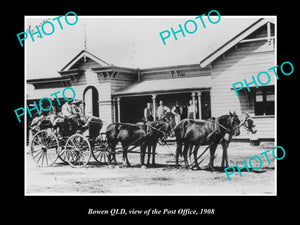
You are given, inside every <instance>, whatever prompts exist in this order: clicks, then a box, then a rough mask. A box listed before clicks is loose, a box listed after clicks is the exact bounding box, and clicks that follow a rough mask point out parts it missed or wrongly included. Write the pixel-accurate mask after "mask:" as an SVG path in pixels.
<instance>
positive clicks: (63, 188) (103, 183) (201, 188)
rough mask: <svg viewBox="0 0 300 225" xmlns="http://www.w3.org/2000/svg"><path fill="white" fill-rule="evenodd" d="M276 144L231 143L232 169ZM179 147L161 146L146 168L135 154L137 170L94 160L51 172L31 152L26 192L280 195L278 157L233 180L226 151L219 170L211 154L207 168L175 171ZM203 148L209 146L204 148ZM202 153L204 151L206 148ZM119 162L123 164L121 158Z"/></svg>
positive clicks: (131, 157) (218, 158)
mask: <svg viewBox="0 0 300 225" xmlns="http://www.w3.org/2000/svg"><path fill="white" fill-rule="evenodd" d="M273 147H274V145H273V143H266V144H264V145H261V146H258V147H257V146H250V145H249V143H231V144H230V148H229V153H228V154H229V165H231V166H234V165H235V164H236V163H238V165H240V167H242V166H244V165H243V160H246V161H247V162H248V160H249V158H250V157H252V156H254V155H257V156H259V154H260V153H262V152H263V151H266V150H267V149H271V150H272V149H273ZM174 149H175V145H172V146H170V147H169V148H166V147H161V146H160V147H159V149H158V151H157V153H158V155H157V156H156V163H157V166H155V167H150V168H146V169H142V168H140V166H139V155H138V154H130V155H129V160H130V162H131V165H132V167H130V168H123V167H121V166H107V165H99V164H97V163H96V162H95V161H93V160H92V159H91V161H90V163H89V164H88V165H87V166H86V167H84V168H72V167H70V166H69V165H68V164H64V163H61V162H60V161H59V160H57V162H56V164H54V165H53V166H51V167H47V168H40V167H36V166H35V165H34V163H33V161H32V159H31V156H30V154H26V164H25V165H26V168H25V170H26V177H25V178H26V184H25V193H26V194H29V195H35V194H37V195H82V194H84V195H94V194H96V195H115V194H119V195H148V194H152V195H177V194H178V195H241V194H249V195H274V194H275V193H276V191H275V190H276V188H275V184H276V180H275V177H276V174H275V173H276V170H275V163H276V162H275V161H276V160H275V159H274V158H273V156H272V154H270V157H269V158H270V161H271V164H268V162H267V160H266V158H265V157H263V156H261V159H262V161H263V165H262V168H260V169H259V170H256V171H252V172H250V173H248V172H247V171H246V170H243V172H242V176H240V175H239V173H238V172H236V173H235V174H233V175H231V176H230V178H231V181H229V180H228V179H227V177H226V174H225V173H224V170H222V169H221V168H220V165H221V157H222V151H221V150H222V148H221V146H219V147H218V149H217V156H216V159H215V166H216V168H215V170H214V171H212V170H210V169H207V168H205V165H207V163H208V158H209V155H208V152H207V153H206V154H205V155H204V157H205V160H204V161H203V162H202V163H201V165H200V167H201V168H202V169H201V170H195V171H192V170H186V169H175V168H174V163H171V162H169V163H166V161H170V160H171V161H172V160H174V156H173V155H172V154H170V153H171V152H172V151H174ZM202 150H203V148H202ZM200 151H201V149H200ZM117 159H118V162H121V158H120V156H118V158H117Z"/></svg>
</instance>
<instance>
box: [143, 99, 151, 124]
mask: <svg viewBox="0 0 300 225" xmlns="http://www.w3.org/2000/svg"><path fill="white" fill-rule="evenodd" d="M144 118H145V121H146V122H148V121H153V116H152V109H151V103H150V102H147V107H146V108H145V109H144Z"/></svg>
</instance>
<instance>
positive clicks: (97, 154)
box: [92, 141, 109, 164]
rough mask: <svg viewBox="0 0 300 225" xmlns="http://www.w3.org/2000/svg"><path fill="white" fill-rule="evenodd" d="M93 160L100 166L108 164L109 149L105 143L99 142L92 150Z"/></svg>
mask: <svg viewBox="0 0 300 225" xmlns="http://www.w3.org/2000/svg"><path fill="white" fill-rule="evenodd" d="M92 155H93V158H94V159H95V160H96V161H97V162H99V163H101V164H109V147H108V143H107V142H106V141H99V143H97V144H95V146H94V148H93V149H92Z"/></svg>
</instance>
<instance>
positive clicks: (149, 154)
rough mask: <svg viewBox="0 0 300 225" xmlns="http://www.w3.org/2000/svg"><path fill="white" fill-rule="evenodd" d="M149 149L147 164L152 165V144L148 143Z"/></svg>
mask: <svg viewBox="0 0 300 225" xmlns="http://www.w3.org/2000/svg"><path fill="white" fill-rule="evenodd" d="M147 149H148V152H147V154H148V159H147V165H150V157H151V145H150V144H148V146H147Z"/></svg>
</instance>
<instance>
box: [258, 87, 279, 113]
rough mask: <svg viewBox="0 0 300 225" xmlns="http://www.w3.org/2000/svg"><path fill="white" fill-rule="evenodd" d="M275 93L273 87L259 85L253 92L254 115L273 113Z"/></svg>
mask: <svg viewBox="0 0 300 225" xmlns="http://www.w3.org/2000/svg"><path fill="white" fill-rule="evenodd" d="M274 109H275V95H274V87H265V88H264V87H260V88H259V89H258V90H256V92H255V100H254V110H255V115H256V116H259V115H274Z"/></svg>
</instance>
